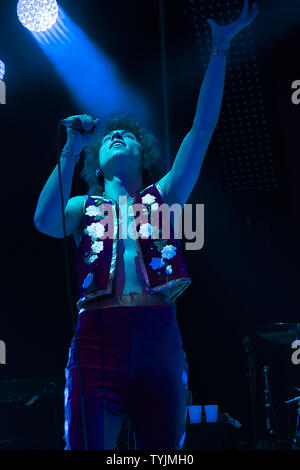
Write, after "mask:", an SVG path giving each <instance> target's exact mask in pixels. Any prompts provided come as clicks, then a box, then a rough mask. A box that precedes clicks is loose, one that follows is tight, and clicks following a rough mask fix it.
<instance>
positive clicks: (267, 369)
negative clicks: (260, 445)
mask: <svg viewBox="0 0 300 470" xmlns="http://www.w3.org/2000/svg"><path fill="white" fill-rule="evenodd" d="M269 372H270V367H269V366H263V373H264V379H265V410H266V414H265V420H266V421H265V422H266V430H267V432H268V433H270V434H272V433H273V431H272V430H271V418H270V406H271V403H270V401H269V380H268V375H269Z"/></svg>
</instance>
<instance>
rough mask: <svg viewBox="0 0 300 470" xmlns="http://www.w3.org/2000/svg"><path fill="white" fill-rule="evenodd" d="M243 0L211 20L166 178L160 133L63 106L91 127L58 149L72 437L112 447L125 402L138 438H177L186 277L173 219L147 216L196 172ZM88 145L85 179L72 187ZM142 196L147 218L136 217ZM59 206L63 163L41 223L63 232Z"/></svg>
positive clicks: (173, 444) (149, 442)
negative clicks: (188, 121) (187, 123)
mask: <svg viewBox="0 0 300 470" xmlns="http://www.w3.org/2000/svg"><path fill="white" fill-rule="evenodd" d="M248 4H249V1H248V0H245V2H244V7H243V10H242V12H241V15H240V17H239V19H238V20H237V21H234V22H232V23H230V24H228V25H225V26H224V25H222V26H220V25H218V24H216V23H215V21H214V20H212V19H210V20H208V23H209V24H210V26H211V31H212V51H211V56H210V61H209V65H208V68H207V71H206V74H205V78H204V80H203V83H202V86H201V91H200V94H199V98H198V103H197V108H196V114H195V118H194V121H193V123H192V126H191V129H190V131H189V132H188V134H187V135H186V136H185V138H184V140H183V142H182V144H181V146H180V148H179V151H178V153H177V155H176V158H175V160H174V162H173V165H172V167H171V169H170V170H169V171H168V172H167V173H166V174H165V175H164V176H163V177H162V178H160V179H155V173H154V170H155V169H157V165H158V161H157V149H156V145H155V139H154V137H153V135H152V134H151V133H150V132H148V131H146V130H145V129H143V128H142V127H141V126H140V125H139V124H138V123H137V122H135V121H134V119H133V118H130V117H128V116H119V117H117V118H113V119H111V120H110V121H109V122H107V123H106V126H104V128H103V127H102V130H101V131H100V121H99V120H98V119H96V120H95V121H94V119H93V118H92V117H90V116H87V115H80V116H72V117H70V118H68V121H69V122H70V124H72V122H74V120H76V119H77V120H78V119H79V120H80V122H81V125H82V127H83V129H84V131H85V132H84V133H80V132H78V131H75V130H73V129H72V128H68V129H67V142H66V145H65V147H64V149H63V151H62V154H61V159H60V163H61V175H62V185H63V201H64V208H65V222H66V235H67V236H68V235H71V234H72V235H73V236H74V239H75V242H76V244H77V253H76V269H77V275H78V283H79V290H80V299H79V300H78V302H77V307H78V310H79V314H78V322H77V330H76V339H77V350H75V348H76V344H74V338H73V340H72V343H71V346H70V350H69V360H68V364H67V367H66V389H65V441H66V449H83V448H86V447H87V448H88V449H115V446H116V439H117V437H118V434H119V431H120V427H121V424H122V420H123V418H124V415H125V413H129V416H130V420H131V423H132V427H133V431H134V437H135V448H136V449H148V450H152V449H157V450H158V449H180V448H181V446H182V441H183V436H184V432H185V421H186V406H187V396H188V385H187V374H188V364H187V361H186V356H185V352H184V349H183V345H182V339H181V334H180V331H179V328H178V324H177V319H176V314H175V310H174V307H173V301H174V300H175V298H176V297H178V295H180V294H181V292H182V291H183V290H184V289H185V288H186V287H187V286H188V285H189V283H190V282H191V281H190V278H189V275H188V272H187V270H186V267H185V264H184V261H183V258H182V254H181V251H180V247H179V244H178V241H177V239H176V236H175V229H176V227H174V226H172V227H171V229H170V232H169V233H168V235H167V236H165V237H164V236H161V235H162V232H161V229H159V228H158V227H157V226H156V225H154V224H153V223H152V220H153V217H154V214H155V212H156V211H158V210H159V208H160V206H161V204H163V203H165V204H168V205H172V204H174V203H178V204H180V205H181V206H183V205H184V204H185V203H186V202H187V200H188V198H189V195H190V194H191V192H192V190H193V188H194V186H195V184H196V182H197V180H198V177H199V174H200V170H201V165H202V162H203V159H204V156H205V154H206V151H207V148H208V145H209V143H210V140H211V138H212V135H213V132H214V129H215V127H216V125H217V122H218V119H219V114H220V109H221V104H222V96H223V89H224V81H225V68H226V58H227V55H228V51H229V47H230V42H231V40H232V39H233V38H234V37H235V36H236V35H237V34H238V33H239V32H240V31H241V30H242V29H243V28H245V27H246V26H248V25H250V23H251V22H252V21H253V19H254V18H255V16H256V15H257V12H258V9H257V6H256V4H254V5H253V7H252V8H251V11H250V12H249V6H248ZM83 149H85V152H84V153H85V162H84V167H83V170H82V176H83V177H84V179H85V180H86V181H87V183H88V185H89V191H88V194H87V195H83V196H76V197H72V198H70V193H71V185H72V179H73V172H74V168H75V165H76V163H77V161H78V159H79V157H80V154H81V152H82V150H83ZM120 201H122V203H120ZM137 206H138V207H139V208H141V207H142V209H141V212H143V216H144V217H147V220H150V222H147V221H146V219H145V223H143V221H140V222H139V223H137V222H135V215H136V210H135V209H136V207H137ZM61 210H62V208H61V198H60V191H59V178H58V169H57V167H56V168H55V169H54V170H53V172H52V174H51V175H50V177H49V179H48V180H47V182H46V184H45V186H44V188H43V190H42V192H41V195H40V197H39V201H38V204H37V208H36V212H35V217H34V222H35V226H36V228H37V229H38V230H39V231H40V232H42V233H45V234H47V235H49V236H52V237H55V238H62V237H63V236H64V233H63V226H62V214H61ZM132 222H134V223H135V225H134V224H132ZM133 228H135V230H133ZM132 231H133V232H135V233H136V234H137V235H138V236H133V234H132V233H131V232H132ZM154 232H156V233H154ZM78 367H79V369H78ZM78 370H80V376H81V379H80V377H79V375H78ZM79 379H80V380H79ZM81 385H82V386H81ZM82 396H83V403H84V414H83V413H82V407H81V398H82ZM83 416H84V419H83ZM84 430H86V437H87V445H86V446H85V445H84V439H83V437H84V432H83V431H84Z"/></svg>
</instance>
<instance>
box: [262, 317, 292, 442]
mask: <svg viewBox="0 0 300 470" xmlns="http://www.w3.org/2000/svg"><path fill="white" fill-rule="evenodd" d="M258 335H259V336H260V337H261V338H263V339H265V340H267V341H271V342H272V343H277V344H282V345H288V346H290V347H291V348H293V349H294V353H293V354H292V357H291V361H292V362H293V364H294V365H298V364H299V372H300V323H269V324H267V325H265V326H264V327H262V328H261V329H260V330H259V332H258ZM268 371H269V367H268V366H264V375H265V379H266V380H265V383H266V387H265V388H266V390H265V393H266V395H265V396H266V400H265V406H266V408H268V407H269V406H270V403H269V401H268V394H267V392H268V390H269V386H268V376H267V373H268ZM293 389H294V390H296V391H297V392H296V395H297V396H296V397H293V398H291V399H289V400H286V401H285V402H284V403H285V404H290V403H295V402H297V419H296V430H295V436H294V437H293V439H292V448H293V449H296V446H297V444H298V448H299V443H300V388H299V387H296V386H295V387H293ZM267 427H268V426H267Z"/></svg>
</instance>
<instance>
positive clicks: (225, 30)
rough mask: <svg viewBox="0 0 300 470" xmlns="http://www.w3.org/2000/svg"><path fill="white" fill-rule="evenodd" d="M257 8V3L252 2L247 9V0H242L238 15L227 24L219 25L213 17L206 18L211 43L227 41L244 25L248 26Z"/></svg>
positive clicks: (256, 12) (244, 26) (255, 14)
mask: <svg viewBox="0 0 300 470" xmlns="http://www.w3.org/2000/svg"><path fill="white" fill-rule="evenodd" d="M258 12H259V10H258V6H257V3H253V5H252V8H251V10H250V11H249V0H244V6H243V9H242V13H241V15H240V17H239V18H238V19H237V20H236V21H233V22H232V23H229V24H227V25H219V24H217V23H216V22H215V21H214V20H213V19H211V18H210V19H208V20H207V23H208V24H209V25H210V27H211V32H212V41H213V43H218V42H219V43H228V45H229V44H230V42H231V40H232V39H233V38H234V37H235V36H236V35H237V34H238V33H239V32H240V31H242V30H243V29H244V28H246V26H249V25H250V24H251V23H252V22H253V20H254V18H255V17H256V16H257V14H258Z"/></svg>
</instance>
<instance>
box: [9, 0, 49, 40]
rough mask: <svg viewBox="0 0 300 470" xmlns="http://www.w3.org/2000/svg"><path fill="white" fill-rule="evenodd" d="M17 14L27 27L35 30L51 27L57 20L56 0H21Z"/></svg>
mask: <svg viewBox="0 0 300 470" xmlns="http://www.w3.org/2000/svg"><path fill="white" fill-rule="evenodd" d="M17 15H18V18H19V20H20V22H21V23H22V25H23V26H25V28H27V29H29V30H30V31H34V32H43V31H47V30H48V29H50V28H51V27H52V26H53V25H54V24H55V23H56V20H57V16H58V6H57V2H56V0H19V2H18V5H17Z"/></svg>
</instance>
